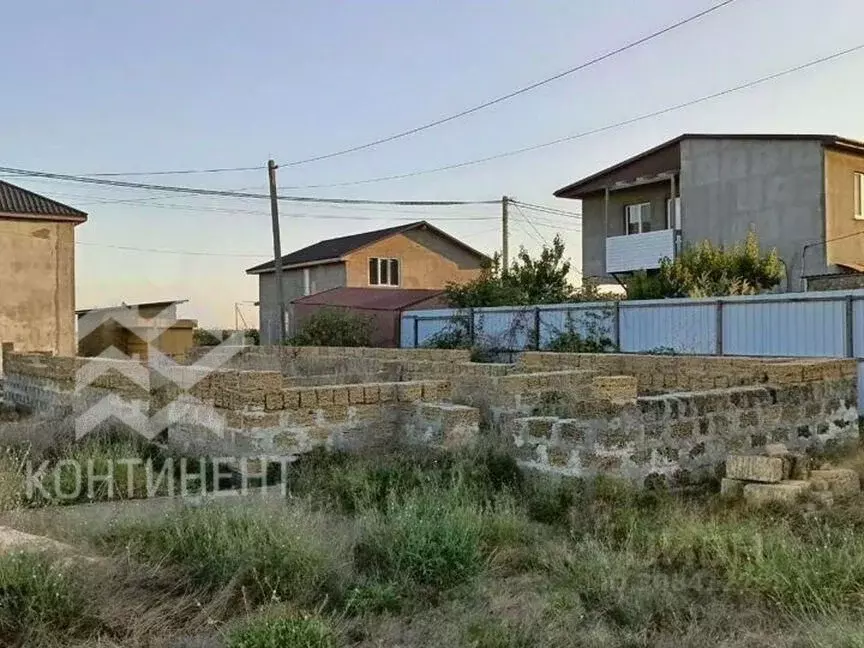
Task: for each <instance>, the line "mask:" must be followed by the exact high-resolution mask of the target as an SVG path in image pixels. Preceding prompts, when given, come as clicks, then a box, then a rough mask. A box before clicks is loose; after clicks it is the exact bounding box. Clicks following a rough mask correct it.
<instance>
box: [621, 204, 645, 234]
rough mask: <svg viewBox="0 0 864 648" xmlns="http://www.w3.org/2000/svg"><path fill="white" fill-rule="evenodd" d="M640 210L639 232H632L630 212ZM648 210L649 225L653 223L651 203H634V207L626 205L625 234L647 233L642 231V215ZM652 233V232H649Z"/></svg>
mask: <svg viewBox="0 0 864 648" xmlns="http://www.w3.org/2000/svg"><path fill="white" fill-rule="evenodd" d="M637 207H638V208H639V231H638V232H631V231H630V211H631V210H632V209H635V208H637ZM646 209H647V211H648V218H647V219H646V220H647V221H648V222H649V223H650V222H651V203H650V202H641V203H633V204H632V205H624V234H627V235H633V234H644V233H645V232H644V231H643V230H642V222H643V219H642V214H643V213H644V211H645V210H646ZM648 231H651V230H648Z"/></svg>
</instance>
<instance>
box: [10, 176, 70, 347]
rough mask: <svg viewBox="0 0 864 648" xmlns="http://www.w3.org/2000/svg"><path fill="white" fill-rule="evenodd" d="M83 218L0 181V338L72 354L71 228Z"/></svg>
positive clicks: (65, 207)
mask: <svg viewBox="0 0 864 648" xmlns="http://www.w3.org/2000/svg"><path fill="white" fill-rule="evenodd" d="M86 220H87V214H85V213H84V212H82V211H80V210H78V209H74V208H73V207H69V206H68V205H64V204H63V203H59V202H57V201H56V200H51V199H50V198H46V197H45V196H41V195H39V194H37V193H34V192H32V191H28V190H27V189H24V188H22V187H17V186H15V185H13V184H9V183H8V182H3V181H2V180H0V342H8V343H12V344H13V345H14V346H15V348H16V349H17V350H19V351H45V352H50V353H55V354H59V355H69V356H72V355H75V347H76V341H75V227H76V226H78V225H80V224H81V223H83V222H85V221H86Z"/></svg>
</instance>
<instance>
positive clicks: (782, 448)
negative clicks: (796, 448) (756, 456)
mask: <svg viewBox="0 0 864 648" xmlns="http://www.w3.org/2000/svg"><path fill="white" fill-rule="evenodd" d="M765 454H766V455H768V456H769V457H784V456H786V455H788V454H789V448H787V447H786V445H785V444H783V443H769V444H768V445H766V446H765Z"/></svg>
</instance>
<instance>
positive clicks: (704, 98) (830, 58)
mask: <svg viewBox="0 0 864 648" xmlns="http://www.w3.org/2000/svg"><path fill="white" fill-rule="evenodd" d="M861 49H864V43H862V44H860V45H856V46H855V47H850V48H848V49H845V50H841V51H839V52H835V53H833V54H830V55H828V56H823V57H821V58H818V59H815V60H813V61H809V62H807V63H803V64H801V65H797V66H795V67H792V68H789V69H786V70H783V71H781V72H775V73H774V74H770V75H768V76H764V77H761V78H759V79H755V80H753V81H748V82H747V83H742V84H740V85H737V86H734V87H731V88H726V89H725V90H721V91H719V92H714V93H712V94H708V95H703V96H701V97H698V98H696V99H691V100H689V101H685V102H683V103H679V104H675V105H673V106H668V107H666V108H662V109H660V110H655V111H653V112H649V113H644V114H642V115H639V116H637V117H631V118H630V119H625V120H623V121H619V122H615V123H612V124H607V125H606V126H600V127H598V128H593V129H591V130H587V131H582V132H580V133H575V134H573V135H567V136H566V137H559V138H557V139H554V140H550V141H548V142H543V143H541V144H533V145H531V146H524V147H522V148H518V149H513V150H510V151H504V152H502V153H497V154H495V155H489V156H487V157H482V158H477V159H474V160H467V161H465V162H457V163H455V164H448V165H446V166H441V167H436V168H433V169H422V170H418V171H411V172H409V173H399V174H394V175H389V176H380V177H377V178H366V179H364V180H352V181H350V182H336V183H331V184H318V185H298V186H292V187H285V188H286V189H324V188H330V187H349V186H354V185H361V184H371V183H374V182H386V181H389V180H402V179H404V178H414V177H417V176H421V175H428V174H430V173H440V172H441V171H452V170H454V169H461V168H464V167H468V166H473V165H475V164H482V163H485V162H491V161H493V160H500V159H502V158H506V157H512V156H514V155H521V154H522V153H528V152H531V151H537V150H539V149H543V148H547V147H549V146H555V145H557V144H563V143H564V142H570V141H572V140H576V139H581V138H583V137H588V136H589V135H596V134H598V133H603V132H606V131H610V130H613V129H616V128H621V127H623V126H629V125H630V124H635V123H637V122H640V121H644V120H646V119H651V118H652V117H659V116H660V115H665V114H668V113H671V112H675V111H677V110H682V109H683V108H689V107H690V106H695V105H697V104H700V103H703V102H705V101H710V100H712V99H718V98H720V97H723V96H726V95H729V94H732V93H734V92H739V91H741V90H747V89H749V88H753V87H755V86H758V85H761V84H763V83H767V82H768V81H773V80H775V79H779V78H781V77H784V76H787V75H789V74H794V73H795V72H800V71H801V70H805V69H807V68H810V67H813V66H816V65H819V64H821V63H827V62H828V61H833V60H835V59H838V58H840V57H842V56H846V55H848V54H852V53H853V52H857V51H859V50H861Z"/></svg>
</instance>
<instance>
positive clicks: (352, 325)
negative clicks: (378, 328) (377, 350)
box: [287, 308, 374, 347]
mask: <svg viewBox="0 0 864 648" xmlns="http://www.w3.org/2000/svg"><path fill="white" fill-rule="evenodd" d="M373 330H374V322H373V321H372V319H371V318H369V317H364V316H362V315H357V314H355V313H352V312H351V311H348V310H342V309H337V308H321V309H319V310H317V311H316V312H315V313H313V314H312V315H310V316H309V318H307V319H306V320H305V321H304V323H303V328H302V329H301V330H300V332H299V333H297V334H296V335H294V336H293V337H291V338H290V339H289V340H288V342H287V344H288V345H290V346H338V347H368V346H371V345H372V332H373Z"/></svg>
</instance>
